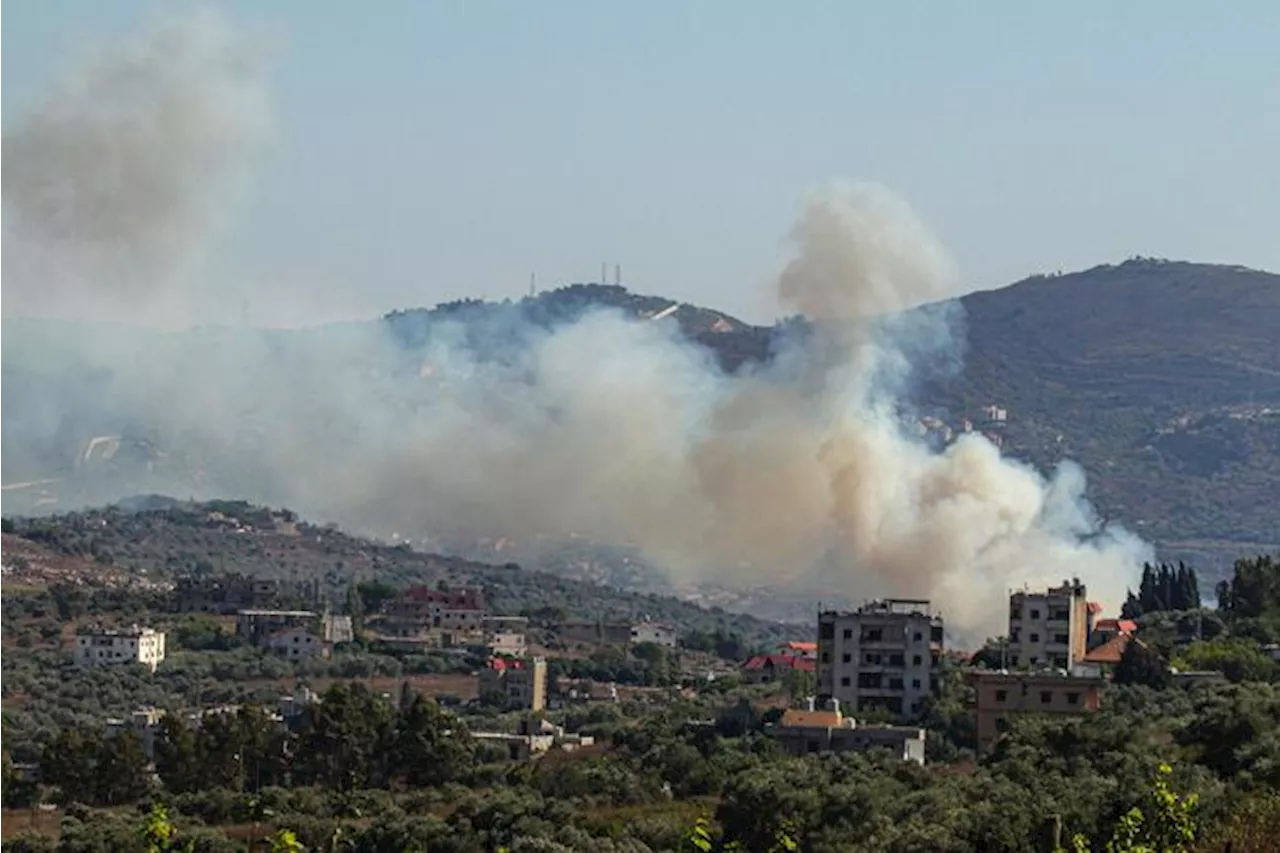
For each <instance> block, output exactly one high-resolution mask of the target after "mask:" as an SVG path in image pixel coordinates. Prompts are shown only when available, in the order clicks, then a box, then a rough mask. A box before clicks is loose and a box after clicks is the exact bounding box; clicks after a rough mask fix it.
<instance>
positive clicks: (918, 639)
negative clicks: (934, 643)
mask: <svg viewBox="0 0 1280 853" xmlns="http://www.w3.org/2000/svg"><path fill="white" fill-rule="evenodd" d="M923 640H924V634H922V633H921V632H919V631H916V632H915V633H914V634H912V635H911V642H913V643H919V642H921V641H923Z"/></svg>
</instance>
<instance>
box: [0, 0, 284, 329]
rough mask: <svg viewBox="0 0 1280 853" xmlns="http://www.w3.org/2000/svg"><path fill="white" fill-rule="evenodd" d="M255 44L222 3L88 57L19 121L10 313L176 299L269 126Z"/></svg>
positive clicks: (8, 270) (143, 312) (110, 308)
mask: <svg viewBox="0 0 1280 853" xmlns="http://www.w3.org/2000/svg"><path fill="white" fill-rule="evenodd" d="M256 60H257V56H256V55H255V53H254V52H253V51H252V50H250V47H249V43H248V42H247V41H246V40H245V38H244V37H243V36H242V35H240V34H239V33H238V32H237V31H235V30H234V29H233V28H231V27H230V26H229V25H228V24H227V22H226V21H224V20H223V19H222V18H221V17H220V16H218V15H217V14H216V13H214V12H212V11H201V12H197V13H195V14H191V15H186V16H182V17H173V18H165V19H162V20H158V21H156V22H155V24H154V25H153V26H152V27H151V29H150V30H148V31H147V32H146V33H145V34H143V35H142V36H141V37H139V38H136V39H134V40H132V41H129V42H126V43H124V44H121V45H116V46H112V47H111V48H109V49H105V50H102V51H100V52H98V53H97V55H95V56H92V57H90V58H88V59H87V60H86V61H85V62H83V63H82V64H81V65H80V66H79V67H78V68H76V69H75V70H74V71H73V72H72V73H71V74H69V75H68V76H67V77H66V78H65V79H63V80H61V81H60V82H59V84H58V85H57V87H56V88H54V89H53V90H52V91H51V92H50V93H49V94H48V95H47V96H46V97H45V98H44V99H42V100H41V101H39V102H37V103H36V104H34V105H33V106H32V108H30V109H29V110H28V111H27V112H25V113H24V114H23V115H22V116H21V117H20V118H19V119H18V120H17V121H16V123H15V124H14V126H13V127H6V128H5V130H4V140H3V162H4V193H3V196H4V209H5V231H4V262H5V269H4V279H5V297H6V303H7V304H6V308H7V309H8V311H7V312H6V313H19V314H27V315H31V314H35V315H51V314H52V315H57V316H64V317H66V316H75V317H80V318H84V319H95V320H101V319H105V318H106V317H108V316H110V317H111V319H121V320H130V321H137V320H139V319H140V318H142V319H150V318H151V317H152V315H154V314H155V312H156V310H157V309H159V308H160V307H162V306H163V307H166V308H172V307H173V305H174V303H175V301H176V297H178V296H180V295H181V291H182V289H183V288H184V287H185V286H186V285H188V284H189V281H188V276H190V275H191V273H192V272H193V270H194V268H195V265H196V263H197V262H198V261H199V260H200V258H201V256H202V254H203V253H204V251H205V250H206V249H207V247H208V245H209V241H210V239H211V237H213V236H214V235H215V233H216V232H217V230H218V226H219V224H220V221H221V219H222V214H223V213H224V211H225V209H226V203H227V201H228V200H229V197H230V194H231V193H232V192H234V189H235V187H236V185H237V182H238V180H239V179H241V178H242V177H243V172H244V169H245V167H246V165H247V164H248V162H249V155H250V154H251V153H252V152H253V150H254V149H255V148H256V147H257V146H258V145H259V144H260V143H261V142H262V141H263V139H264V138H265V133H266V130H267V122H266V119H267V114H268V113H267V110H266V104H265V89H264V87H263V86H262V85H261V82H260V79H259V76H258V74H257V73H256V71H257V67H258V64H257V61H256Z"/></svg>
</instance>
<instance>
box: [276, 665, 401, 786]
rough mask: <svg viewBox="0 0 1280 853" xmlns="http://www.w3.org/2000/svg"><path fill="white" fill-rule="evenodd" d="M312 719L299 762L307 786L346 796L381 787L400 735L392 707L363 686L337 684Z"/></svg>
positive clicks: (301, 744)
mask: <svg viewBox="0 0 1280 853" xmlns="http://www.w3.org/2000/svg"><path fill="white" fill-rule="evenodd" d="M307 714H308V721H307V722H308V724H307V726H306V729H305V731H304V732H303V734H302V736H301V738H300V739H299V743H298V754H297V758H296V760H295V762H294V765H295V768H296V769H297V771H298V775H299V776H300V778H301V779H302V780H304V781H307V782H311V783H314V784H319V785H326V786H328V787H331V788H337V789H338V790H340V791H351V790H354V789H356V788H365V787H376V786H378V785H379V784H381V782H382V780H383V779H384V778H385V775H386V774H385V770H386V765H387V764H388V760H389V757H390V751H389V746H390V741H391V739H392V737H393V734H394V723H393V717H392V715H393V710H392V708H391V703H389V702H388V701H386V700H385V699H383V698H382V697H381V696H378V695H376V694H374V693H373V692H372V691H370V690H369V688H367V687H365V686H364V685H363V684H335V685H334V686H333V687H330V688H329V689H328V690H327V691H325V693H324V695H323V696H322V697H321V700H320V701H319V702H317V703H315V704H313V705H312V706H311V707H310V708H309V709H308V712H307Z"/></svg>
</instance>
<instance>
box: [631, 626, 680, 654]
mask: <svg viewBox="0 0 1280 853" xmlns="http://www.w3.org/2000/svg"><path fill="white" fill-rule="evenodd" d="M631 643H632V644H633V645H635V644H637V643H653V644H655V645H659V646H664V647H666V648H668V649H674V648H675V647H676V629H675V626H673V625H668V624H667V623H666V622H637V623H635V624H634V625H632V626H631Z"/></svg>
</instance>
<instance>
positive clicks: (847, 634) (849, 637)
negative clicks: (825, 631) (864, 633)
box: [844, 628, 853, 640]
mask: <svg viewBox="0 0 1280 853" xmlns="http://www.w3.org/2000/svg"><path fill="white" fill-rule="evenodd" d="M844 638H845V639H846V640H852V639H853V629H852V628H845V629H844Z"/></svg>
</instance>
